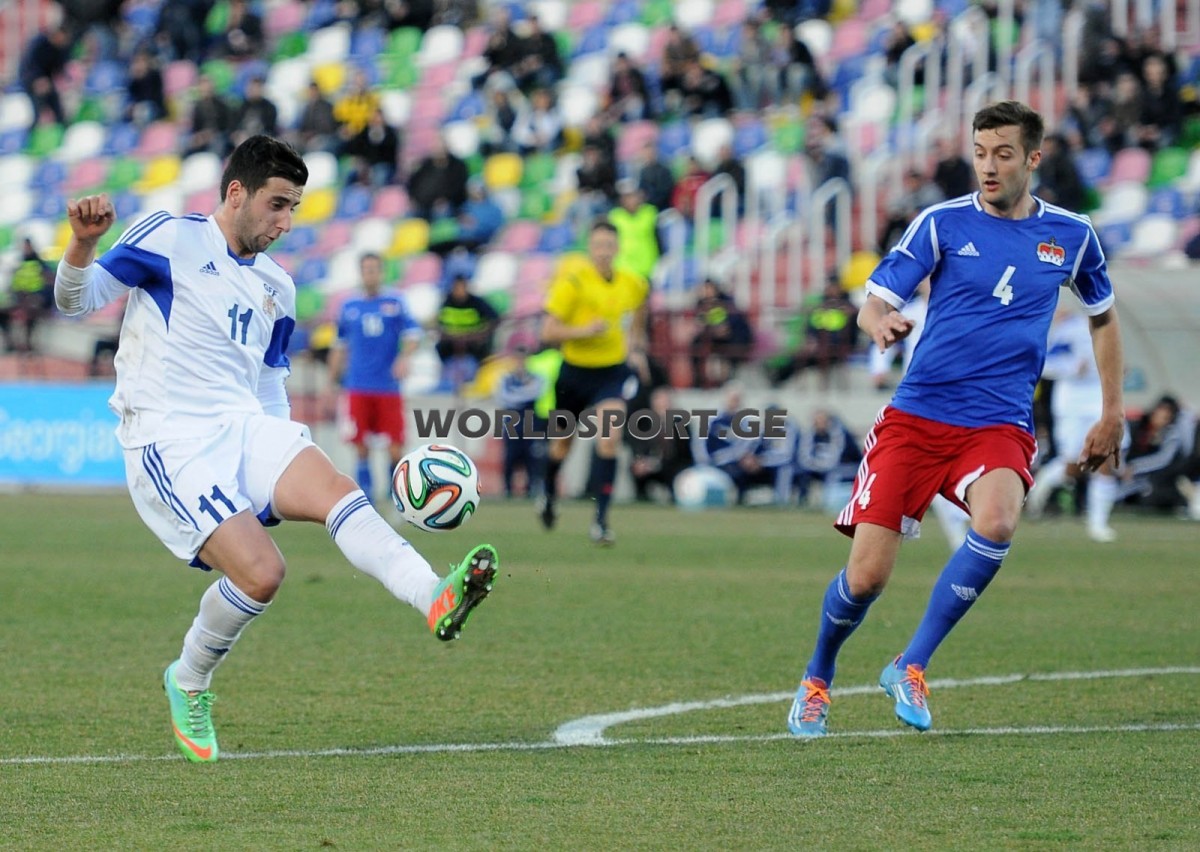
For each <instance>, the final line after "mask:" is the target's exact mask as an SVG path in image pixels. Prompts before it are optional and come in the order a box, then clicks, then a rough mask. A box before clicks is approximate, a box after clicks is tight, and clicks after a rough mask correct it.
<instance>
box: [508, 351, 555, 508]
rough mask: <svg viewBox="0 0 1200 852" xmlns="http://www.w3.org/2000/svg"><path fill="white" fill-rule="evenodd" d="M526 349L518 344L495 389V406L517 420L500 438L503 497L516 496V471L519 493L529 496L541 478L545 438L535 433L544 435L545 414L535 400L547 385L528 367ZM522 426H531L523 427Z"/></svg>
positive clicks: (544, 455)
mask: <svg viewBox="0 0 1200 852" xmlns="http://www.w3.org/2000/svg"><path fill="white" fill-rule="evenodd" d="M528 356H529V350H528V348H527V347H524V346H521V347H518V348H517V351H516V365H515V366H514V367H513V369H512V370H511V371H509V372H507V373H505V374H504V376H502V377H501V379H500V383H499V386H498V387H497V388H496V405H497V406H498V407H499V408H501V409H505V410H508V411H515V412H517V414H518V415H519V417H520V419H519V420H517V422H516V423H514V424H512V425H511V428H509V429H506V430H505V432H504V434H503V441H504V469H503V476H502V481H503V484H504V496H505V497H508V498H510V499H511V498H513V497H516V496H518V495H519V491H518V489H517V487H516V478H517V473H518V471H524V473H525V488H524V492H523V496H525V497H532V496H534V492H535V491H536V490H537V484H538V483H539V482H541V481H542V479H543V478H544V476H545V474H544V472H543V470H544V466H545V460H546V439H545V438H543V437H538V436H537V435H535V434H531V433H539V434H545V430H546V417H545V415H542V416H539V415H538V411H537V408H538V400H539V399H540V398H541V397H542V396H543V395H544V394H545V393H546V388H547V386H548V385H550V386H552V384H553V383H552V382H547V379H546V377H545V376H543V375H539V374H538V373H535V372H533V371H532V370H531V369H530V361H529V357H528ZM526 427H532V428H531V429H527V428H526Z"/></svg>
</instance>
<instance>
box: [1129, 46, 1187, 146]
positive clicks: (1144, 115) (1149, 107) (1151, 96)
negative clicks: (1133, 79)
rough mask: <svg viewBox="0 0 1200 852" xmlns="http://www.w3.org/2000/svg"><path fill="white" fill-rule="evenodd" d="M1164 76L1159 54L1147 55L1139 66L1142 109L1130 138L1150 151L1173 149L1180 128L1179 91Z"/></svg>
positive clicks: (1165, 70) (1169, 78)
mask: <svg viewBox="0 0 1200 852" xmlns="http://www.w3.org/2000/svg"><path fill="white" fill-rule="evenodd" d="M1168 72H1169V69H1168V66H1167V62H1166V60H1165V59H1164V58H1163V57H1162V54H1159V53H1151V54H1149V55H1148V56H1146V58H1145V60H1143V62H1142V80H1143V83H1144V86H1143V89H1142V106H1141V113H1140V115H1139V116H1138V124H1137V128H1136V129H1135V130H1134V135H1135V136H1136V138H1137V141H1138V144H1140V145H1141V146H1142V147H1143V148H1146V149H1148V150H1150V151H1157V150H1158V149H1159V148H1166V147H1168V146H1170V145H1174V144H1175V140H1176V139H1177V138H1178V137H1179V132H1180V130H1181V128H1182V126H1183V111H1182V106H1181V104H1180V100H1179V87H1178V85H1177V84H1176V82H1175V80H1174V79H1173V78H1172V77H1171V76H1170V75H1169V73H1168Z"/></svg>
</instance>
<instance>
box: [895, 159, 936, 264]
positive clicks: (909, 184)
mask: <svg viewBox="0 0 1200 852" xmlns="http://www.w3.org/2000/svg"><path fill="white" fill-rule="evenodd" d="M943 200H945V196H943V195H942V190H941V189H940V188H939V187H938V185H937V184H936V183H931V182H930V181H929V180H928V179H927V178H926V177H925V175H923V174H921V172H920V171H918V170H917V169H909V170H908V171H906V172H905V173H904V179H903V191H902V192H901V193H900V196H899V197H898V198H897V199H896V200H895V201H893V202H892V204H891V205H890V207H889V209H888V220H887V221H886V222H884V224H883V231H882V232H881V233H880V235H879V247H880V248H881V249H883V250H884V251H887V250H888V249H890V248H891V247H892V246H894V245H895V244H896V243H898V242H900V238H901V237H902V236H903V235H904V231H905V230H906V229H907V228H908V225H909V223H910V222H912V220H913V219H914V218H916V215H917V214H918V213H919V212H921V211H922V210H924V209H925V208H926V207H929V206H930V205H933V204H937V203H938V202H939V201H943Z"/></svg>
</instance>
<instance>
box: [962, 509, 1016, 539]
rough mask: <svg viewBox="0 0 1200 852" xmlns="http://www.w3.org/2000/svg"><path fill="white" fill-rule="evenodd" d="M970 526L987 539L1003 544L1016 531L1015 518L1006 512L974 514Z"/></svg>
mask: <svg viewBox="0 0 1200 852" xmlns="http://www.w3.org/2000/svg"><path fill="white" fill-rule="evenodd" d="M971 527H972V529H974V530H975V532H977V533H979V535H981V536H983V537H984V538H986V539H987V540H988V541H994V542H996V543H997V544H1005V543H1007V542H1010V541H1012V539H1013V536H1014V535H1015V534H1016V532H1017V518H1016V517H1015V516H1012V515H1010V514H1008V513H1006V512H994V513H987V514H983V515H978V516H976V517H975V518H974V519H973V521H972V523H971Z"/></svg>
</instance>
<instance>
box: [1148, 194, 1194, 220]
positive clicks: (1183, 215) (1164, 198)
mask: <svg viewBox="0 0 1200 852" xmlns="http://www.w3.org/2000/svg"><path fill="white" fill-rule="evenodd" d="M1146 212H1147V213H1163V214H1165V215H1167V216H1173V217H1174V218H1176V219H1187V218H1188V217H1190V216H1191V211H1190V210H1189V209H1188V205H1187V201H1186V200H1185V199H1184V197H1183V193H1182V192H1180V191H1179V190H1178V189H1176V188H1175V187H1173V186H1164V187H1160V188H1158V189H1156V190H1154V192H1152V193H1151V194H1150V203H1149V204H1148V205H1147V206H1146Z"/></svg>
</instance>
